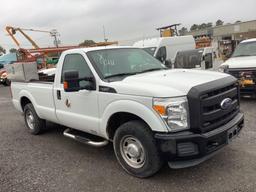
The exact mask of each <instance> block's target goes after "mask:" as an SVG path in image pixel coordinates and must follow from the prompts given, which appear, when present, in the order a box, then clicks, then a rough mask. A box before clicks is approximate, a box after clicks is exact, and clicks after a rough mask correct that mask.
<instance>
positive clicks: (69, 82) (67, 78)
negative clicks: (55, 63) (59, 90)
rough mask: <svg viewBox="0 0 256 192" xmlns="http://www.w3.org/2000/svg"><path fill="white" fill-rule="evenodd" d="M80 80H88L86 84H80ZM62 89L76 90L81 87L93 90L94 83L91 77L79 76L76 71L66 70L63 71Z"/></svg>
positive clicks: (67, 90) (66, 90)
mask: <svg viewBox="0 0 256 192" xmlns="http://www.w3.org/2000/svg"><path fill="white" fill-rule="evenodd" d="M81 81H87V82H89V83H88V85H86V86H80V82H81ZM63 85H64V91H65V92H77V91H80V90H82V89H87V90H95V83H94V79H93V78H92V77H84V78H79V72H78V71H66V72H64V82H63Z"/></svg>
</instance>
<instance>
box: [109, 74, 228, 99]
mask: <svg viewBox="0 0 256 192" xmlns="http://www.w3.org/2000/svg"><path fill="white" fill-rule="evenodd" d="M227 76H229V75H227V74H225V73H219V72H212V71H202V70H191V69H170V70H163V71H156V72H148V73H142V74H138V75H132V76H129V77H126V78H125V79H123V80H121V81H115V82H112V83H110V85H111V87H113V88H114V89H115V90H116V91H117V92H118V93H119V94H128V95H139V96H147V97H178V96H185V95H187V93H188V92H189V90H190V89H191V88H192V87H194V86H197V85H200V84H204V83H208V82H211V81H214V80H218V79H221V78H225V77H227Z"/></svg>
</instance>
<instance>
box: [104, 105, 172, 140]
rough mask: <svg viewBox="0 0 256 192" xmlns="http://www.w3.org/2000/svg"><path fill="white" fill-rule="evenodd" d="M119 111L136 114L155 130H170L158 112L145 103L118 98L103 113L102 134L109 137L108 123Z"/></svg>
mask: <svg viewBox="0 0 256 192" xmlns="http://www.w3.org/2000/svg"><path fill="white" fill-rule="evenodd" d="M118 112H127V113H131V114H134V115H136V116H138V117H140V118H141V119H143V120H144V121H145V122H146V123H147V124H148V125H149V127H150V128H151V130H153V131H157V132H168V130H167V127H166V125H165V124H164V122H163V120H162V119H161V118H160V116H158V115H157V114H156V112H154V111H153V109H152V110H150V109H149V108H147V107H146V106H145V105H143V104H141V103H139V102H136V101H131V100H118V101H114V102H113V103H110V104H109V105H108V106H107V107H106V108H105V110H104V112H103V114H102V121H101V124H100V132H101V134H102V136H104V137H105V138H108V134H107V124H108V120H109V119H110V117H111V116H112V115H113V114H115V113H118Z"/></svg>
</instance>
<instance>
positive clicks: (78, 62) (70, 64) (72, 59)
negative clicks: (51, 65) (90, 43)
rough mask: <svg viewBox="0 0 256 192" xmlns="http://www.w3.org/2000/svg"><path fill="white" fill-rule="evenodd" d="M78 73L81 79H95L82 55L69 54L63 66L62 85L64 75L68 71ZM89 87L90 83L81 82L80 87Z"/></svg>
mask: <svg viewBox="0 0 256 192" xmlns="http://www.w3.org/2000/svg"><path fill="white" fill-rule="evenodd" d="M74 70H75V71H78V72H79V78H84V77H93V74H92V72H91V70H90V68H89V66H88V64H87V63H86V61H85V59H84V57H83V56H82V55H80V54H69V55H66V56H65V59H64V63H63V66H62V74H61V83H63V77H64V73H65V72H66V71H74ZM86 85H88V81H81V82H80V86H86Z"/></svg>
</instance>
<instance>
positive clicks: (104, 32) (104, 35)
mask: <svg viewBox="0 0 256 192" xmlns="http://www.w3.org/2000/svg"><path fill="white" fill-rule="evenodd" d="M103 37H104V41H105V42H107V41H108V39H107V38H106V31H105V26H104V25H103Z"/></svg>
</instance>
